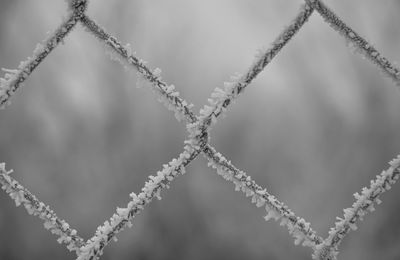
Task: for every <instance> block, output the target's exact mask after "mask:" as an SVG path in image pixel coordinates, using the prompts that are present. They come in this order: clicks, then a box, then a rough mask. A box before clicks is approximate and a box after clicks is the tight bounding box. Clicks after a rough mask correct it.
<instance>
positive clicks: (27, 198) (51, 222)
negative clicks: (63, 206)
mask: <svg viewBox="0 0 400 260" xmlns="http://www.w3.org/2000/svg"><path fill="white" fill-rule="evenodd" d="M11 172H12V171H6V169H5V164H4V163H2V164H0V184H1V188H2V189H3V190H4V191H5V192H6V193H8V195H9V196H10V198H12V199H13V200H14V201H15V205H16V206H17V207H18V206H20V205H23V206H24V207H25V209H26V211H27V212H28V213H29V214H30V215H34V216H38V217H39V218H41V219H42V220H43V221H44V227H45V228H46V229H48V230H49V231H50V232H51V233H52V234H55V235H57V236H58V237H59V238H58V239H57V241H58V242H59V243H60V244H61V243H64V244H66V246H67V248H68V249H69V250H70V251H75V252H77V253H78V252H79V250H80V247H81V246H83V245H84V240H83V239H82V238H81V237H80V236H78V234H77V231H76V230H75V229H72V228H71V227H70V225H69V224H68V223H67V222H65V220H62V219H59V218H58V217H57V215H56V214H55V213H54V211H53V210H51V209H50V207H49V206H47V205H45V204H44V203H43V202H41V201H40V200H38V199H37V198H36V197H35V196H34V195H33V194H32V193H30V192H29V191H28V190H27V189H26V188H24V187H23V186H22V185H21V184H19V183H18V182H17V181H16V180H15V179H14V178H12V177H11V176H10V173H11Z"/></svg>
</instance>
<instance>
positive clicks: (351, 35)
mask: <svg viewBox="0 0 400 260" xmlns="http://www.w3.org/2000/svg"><path fill="white" fill-rule="evenodd" d="M305 1H306V2H307V3H309V4H310V5H311V6H312V7H314V8H315V9H316V10H317V11H318V13H319V14H320V15H321V16H322V17H323V18H324V20H325V21H326V22H327V23H328V24H329V25H330V26H331V27H332V28H333V29H335V30H336V31H337V32H339V34H340V35H342V36H343V37H344V38H345V39H346V41H347V42H348V43H350V44H351V45H352V48H354V50H355V52H358V53H360V54H361V55H363V56H364V57H366V58H367V59H368V60H370V61H371V62H372V63H374V64H375V65H377V66H378V67H379V68H380V70H381V71H382V72H383V73H384V74H386V75H387V76H388V77H389V78H391V79H392V80H393V82H394V83H395V84H396V85H397V86H400V69H399V68H397V67H396V66H394V65H393V63H391V62H390V61H389V60H388V59H386V58H385V57H384V56H383V55H382V54H380V52H379V51H378V50H377V49H375V48H374V47H373V46H372V45H371V44H370V43H369V42H367V41H366V40H365V39H364V38H362V37H361V36H360V35H359V34H358V33H357V32H356V31H354V30H353V29H351V28H350V27H349V26H348V25H347V24H346V23H345V22H343V21H342V20H341V19H340V18H339V17H338V16H337V15H336V14H335V13H334V12H333V11H332V10H331V9H329V8H328V7H327V6H326V5H325V4H324V3H323V2H322V1H320V0H305Z"/></svg>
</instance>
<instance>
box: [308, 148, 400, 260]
mask: <svg viewBox="0 0 400 260" xmlns="http://www.w3.org/2000/svg"><path fill="white" fill-rule="evenodd" d="M389 164H390V167H389V169H387V170H386V171H383V172H382V173H381V174H379V175H377V176H376V179H375V180H371V184H370V187H369V188H366V187H364V188H363V189H362V191H361V194H359V193H355V194H354V197H355V199H356V201H355V202H354V203H353V205H352V207H351V208H346V209H344V210H343V211H344V216H343V218H339V217H338V218H337V220H338V221H337V222H336V223H335V227H333V228H331V229H330V231H329V236H328V237H327V238H326V239H325V240H324V242H323V243H321V244H320V245H318V246H317V250H316V251H315V253H314V256H313V258H314V259H317V260H326V259H336V255H337V249H338V246H339V244H340V242H341V241H342V240H343V238H344V237H345V236H346V235H347V234H348V233H349V232H350V231H351V230H356V229H357V225H356V222H357V221H358V220H363V217H364V215H365V214H367V213H368V212H373V211H375V207H374V205H375V204H380V203H381V202H382V201H381V200H380V199H379V197H380V195H381V194H382V193H384V192H386V191H388V190H390V189H391V185H393V184H395V183H396V181H397V180H398V179H399V177H400V155H398V156H397V158H395V159H393V160H392V161H390V163H389Z"/></svg>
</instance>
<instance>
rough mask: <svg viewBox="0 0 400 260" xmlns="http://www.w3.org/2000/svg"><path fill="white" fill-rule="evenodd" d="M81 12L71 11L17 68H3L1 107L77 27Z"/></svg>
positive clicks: (0, 87)
mask: <svg viewBox="0 0 400 260" xmlns="http://www.w3.org/2000/svg"><path fill="white" fill-rule="evenodd" d="M79 19H80V18H79V14H76V13H74V12H70V13H69V14H68V16H67V18H66V19H65V20H64V21H63V22H62V24H61V25H60V26H59V27H58V28H57V29H56V30H55V31H54V32H53V33H52V34H50V35H49V37H48V38H47V39H46V40H44V41H43V43H39V44H37V45H36V48H35V50H34V51H33V55H32V57H28V59H27V60H25V61H22V62H21V63H20V64H19V65H18V68H17V69H15V70H9V69H3V71H4V72H6V73H5V76H4V78H0V108H4V107H5V106H6V105H7V104H9V103H10V102H9V100H10V98H11V96H12V95H14V93H15V92H16V91H17V89H18V88H19V87H21V86H23V83H24V81H25V80H26V79H27V78H28V76H29V75H30V74H31V73H32V71H33V70H34V69H36V68H37V66H38V65H39V64H40V63H41V62H42V61H43V60H44V59H45V58H46V57H47V55H49V54H50V52H51V51H52V50H53V49H54V48H55V47H56V46H57V45H58V44H59V43H60V42H63V40H64V38H65V36H66V35H67V34H68V33H69V32H70V31H71V30H72V29H73V28H74V27H75V25H76V23H77V22H78V20H79Z"/></svg>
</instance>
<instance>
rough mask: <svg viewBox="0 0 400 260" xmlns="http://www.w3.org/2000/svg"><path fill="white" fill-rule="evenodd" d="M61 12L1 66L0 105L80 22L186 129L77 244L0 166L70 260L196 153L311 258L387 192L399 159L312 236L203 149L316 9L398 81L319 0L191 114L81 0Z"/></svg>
mask: <svg viewBox="0 0 400 260" xmlns="http://www.w3.org/2000/svg"><path fill="white" fill-rule="evenodd" d="M67 4H68V7H69V8H68V15H67V17H66V18H65V19H64V21H63V22H62V23H61V24H60V26H59V27H58V28H57V29H56V30H55V31H54V32H53V33H52V34H50V36H49V37H48V38H47V39H45V40H44V41H43V43H39V44H38V45H37V46H36V48H35V50H34V52H33V55H32V57H30V58H28V60H26V61H22V62H21V63H20V65H19V66H18V68H17V69H16V70H5V72H6V74H5V76H4V78H1V79H0V107H2V108H4V107H5V106H6V105H8V104H9V103H10V98H11V97H12V96H13V94H14V93H15V92H16V91H17V90H18V89H19V88H20V87H21V86H23V84H24V82H25V80H26V79H27V78H28V77H29V76H30V75H31V73H32V72H33V71H34V70H35V69H36V68H37V67H38V66H39V64H40V63H41V62H42V61H43V60H44V59H45V58H46V57H47V55H48V54H50V53H51V52H52V51H53V50H54V49H55V48H56V47H57V46H58V44H59V43H60V42H62V41H63V40H64V38H65V37H66V36H67V35H68V33H70V32H71V31H72V29H73V28H74V27H75V26H76V25H77V24H78V23H80V24H81V25H82V26H83V27H84V28H85V29H86V30H87V32H89V33H91V34H92V35H94V36H95V37H96V38H97V39H98V40H99V42H100V43H102V44H103V45H104V46H106V49H107V51H108V53H109V54H110V55H111V57H112V58H113V59H116V60H118V61H120V62H121V64H122V65H123V66H125V67H128V68H133V69H134V70H136V71H137V72H138V74H139V75H140V76H141V77H143V78H144V80H146V81H148V82H150V83H151V86H152V89H153V90H154V92H155V93H157V94H158V97H159V100H160V102H162V103H163V104H164V105H165V106H166V107H167V108H168V109H169V110H171V111H173V112H174V113H175V117H176V118H177V120H178V121H184V122H185V124H186V128H187V130H188V138H187V140H186V141H185V142H184V145H183V146H184V149H183V152H182V153H181V154H180V155H179V156H178V157H177V158H174V159H172V160H171V161H170V162H169V163H168V164H165V165H164V166H163V168H162V169H161V170H160V171H158V172H157V173H156V174H155V175H154V176H149V180H148V181H147V182H146V183H145V185H144V187H143V188H142V190H141V192H140V193H139V194H135V193H131V194H130V198H131V200H130V202H129V203H128V204H127V206H126V207H125V208H117V211H116V213H115V214H114V215H113V216H112V217H111V218H110V219H109V220H107V221H105V222H104V224H103V225H100V226H99V227H98V228H97V230H96V231H95V233H94V235H93V236H92V237H91V238H90V239H88V240H87V241H85V240H84V239H83V238H81V237H80V236H79V235H78V232H77V231H76V230H75V229H73V228H71V227H70V225H69V224H68V223H67V222H66V221H65V220H62V219H60V218H59V217H57V215H56V214H55V212H54V211H53V210H51V209H50V207H49V206H47V205H45V204H44V203H43V202H41V201H40V200H39V199H37V198H36V196H35V195H33V194H32V193H30V192H29V191H28V190H27V189H26V188H24V187H23V186H22V185H21V184H20V183H19V182H18V181H17V180H15V179H14V178H12V177H11V176H10V173H11V171H7V170H6V168H5V164H4V163H3V164H0V183H1V184H2V189H3V190H5V192H6V193H8V194H9V196H10V197H11V198H12V199H13V200H14V201H15V203H16V205H17V206H19V205H23V206H24V207H25V208H26V210H27V212H28V213H29V214H32V215H35V216H38V217H39V218H41V219H42V220H43V221H44V223H45V227H46V229H48V230H50V232H52V233H53V234H55V235H57V236H58V239H57V241H58V242H59V243H63V244H65V245H66V247H67V248H68V249H69V250H71V251H75V252H76V254H77V259H79V260H84V259H98V258H99V257H100V256H101V254H102V252H103V250H104V248H105V247H106V246H107V244H108V243H109V242H110V241H111V240H112V239H115V236H116V235H117V233H119V232H120V231H122V230H123V229H124V228H125V227H127V226H128V227H130V226H131V225H132V221H133V219H134V217H135V216H136V215H137V214H138V213H140V212H141V211H142V210H143V209H144V208H145V206H146V205H148V204H149V203H150V202H151V201H152V200H153V199H154V198H155V197H156V198H160V192H161V191H162V189H164V188H166V187H169V186H170V184H171V182H172V181H173V180H174V179H175V178H176V177H177V176H179V175H182V174H184V173H185V167H186V166H187V165H188V164H189V163H191V162H192V161H193V160H194V159H196V157H197V156H198V155H199V154H203V156H204V157H205V158H206V159H207V160H208V165H209V166H210V167H212V168H214V169H215V170H216V173H217V174H218V175H220V176H222V177H223V178H224V179H226V180H227V181H230V182H232V183H233V184H234V186H235V190H238V191H242V192H243V193H244V194H245V195H246V196H247V197H250V198H251V202H252V203H255V204H256V206H257V207H264V208H265V210H266V216H265V219H266V220H269V219H271V218H273V219H275V220H279V221H280V224H281V225H283V226H286V227H287V229H288V231H289V233H290V234H291V235H292V236H293V237H294V239H295V244H302V245H303V246H307V247H310V248H311V249H312V252H313V254H312V257H313V259H318V260H322V259H325V260H326V259H336V256H337V254H338V250H339V249H338V248H339V245H340V243H341V241H342V240H343V238H344V237H345V236H346V235H347V234H348V233H349V232H350V231H351V230H355V229H356V228H357V227H356V223H357V222H358V221H359V220H362V218H363V216H364V215H365V214H366V213H367V212H370V211H373V210H374V205H375V204H379V203H380V200H379V196H380V195H381V194H382V193H384V192H385V191H387V190H389V189H390V187H391V185H392V184H395V182H396V181H397V179H398V178H399V176H400V156H398V157H397V158H395V159H394V160H392V161H391V162H390V167H389V168H388V169H387V170H385V171H383V172H382V173H381V174H380V175H377V177H376V179H375V180H372V181H371V185H370V187H369V188H363V190H362V191H361V194H358V193H356V194H355V195H354V196H355V199H356V201H355V202H354V203H353V205H352V207H350V208H346V209H344V217H343V218H338V221H337V222H336V223H335V225H334V227H332V228H331V230H330V232H329V235H328V237H326V238H325V239H324V238H322V237H321V236H319V235H318V234H317V233H316V232H315V231H314V230H313V229H312V228H311V225H310V223H308V222H307V221H306V220H304V219H303V218H301V217H299V216H297V215H296V214H295V213H294V212H293V211H292V210H290V209H289V208H288V207H287V206H286V205H285V204H284V203H283V202H281V201H279V200H278V198H276V197H275V196H274V195H272V194H270V193H269V192H268V191H267V189H266V188H264V187H262V186H260V185H259V184H257V183H256V182H255V181H254V180H253V179H252V178H251V177H250V175H248V174H247V173H246V172H244V171H243V170H240V169H238V168H237V167H236V166H234V165H233V164H232V162H231V161H230V160H228V159H227V158H225V157H224V156H223V155H222V154H221V153H219V152H217V151H216V149H215V148H214V147H212V146H211V144H210V140H209V132H210V130H211V126H213V125H214V124H215V123H216V122H217V118H218V117H220V115H221V114H223V113H224V112H225V111H226V110H227V109H228V107H229V106H230V105H231V104H232V103H234V101H235V99H236V98H237V97H238V96H239V95H240V94H242V93H243V91H244V89H245V88H247V87H248V86H249V85H250V83H251V82H252V81H253V80H254V79H255V78H256V77H257V75H258V74H259V73H261V72H262V71H263V70H264V68H265V67H266V66H267V65H268V64H269V63H270V62H271V60H272V59H273V58H274V57H275V56H276V55H277V54H278V53H279V52H280V51H281V50H282V49H283V47H285V45H286V44H287V43H288V42H289V41H291V40H292V39H293V36H294V35H295V34H296V33H297V32H298V31H299V30H300V29H301V28H302V26H303V25H304V24H306V23H307V21H308V19H309V17H310V16H311V15H312V14H313V13H314V11H317V12H318V13H319V14H320V15H321V16H322V17H323V18H324V20H325V21H326V23H328V24H329V25H330V26H331V27H332V28H333V29H335V30H336V31H337V32H338V33H339V34H340V35H342V36H343V37H344V38H345V39H346V41H348V42H350V43H351V44H353V46H354V47H355V48H356V50H357V52H358V53H359V54H361V55H363V56H364V57H366V58H367V59H368V60H370V61H371V62H372V63H373V64H375V65H376V66H377V67H378V68H379V69H380V70H381V71H383V72H384V73H385V74H386V75H388V76H389V77H390V78H391V79H392V80H393V81H394V82H395V84H396V85H400V70H399V69H398V68H397V67H395V66H394V65H393V64H392V63H391V62H390V61H389V60H388V59H386V58H385V57H384V56H382V55H381V54H380V52H378V51H377V50H376V49H375V48H374V47H373V46H372V45H371V44H369V43H368V41H366V40H365V39H364V38H362V37H361V36H360V35H359V34H358V33H357V32H355V31H354V30H353V29H351V28H350V27H349V26H348V25H347V24H346V23H345V22H343V21H342V20H341V19H340V18H339V17H338V16H337V15H336V14H335V13H334V12H333V11H332V10H331V9H329V8H328V7H327V6H326V5H325V4H324V3H323V2H322V1H320V0H305V3H304V4H302V5H301V7H300V10H299V12H298V14H297V15H296V17H295V18H294V19H293V20H292V21H291V22H290V23H289V25H288V26H287V27H286V28H285V29H284V30H283V31H282V32H281V33H280V34H279V35H278V37H277V38H276V40H275V41H274V42H273V43H272V44H271V47H270V48H269V49H268V50H267V51H265V52H264V53H261V54H258V55H257V57H256V60H255V61H254V63H253V64H252V65H251V66H250V67H249V69H248V70H247V71H246V72H245V73H243V74H242V75H235V76H233V77H232V78H231V81H230V82H227V83H225V84H224V86H223V87H222V88H216V89H215V90H214V91H213V92H212V94H211V98H210V99H209V100H208V102H209V103H208V104H207V105H205V106H204V107H203V108H202V109H201V110H200V114H199V115H196V114H195V113H194V112H193V111H192V107H193V105H192V104H190V103H189V102H187V101H186V100H184V99H183V98H182V97H180V96H179V92H178V91H176V90H175V87H174V85H170V84H168V83H166V82H165V81H163V80H162V78H161V75H160V71H161V70H160V69H158V68H156V69H154V70H153V69H150V68H149V67H148V66H147V65H146V63H145V62H144V61H143V60H142V59H140V58H139V57H137V56H135V54H134V52H133V51H132V49H131V48H130V45H129V44H127V45H123V44H122V43H121V42H119V41H118V40H117V38H116V37H113V36H112V35H111V34H110V33H109V32H107V31H106V30H105V29H104V28H102V27H101V26H100V25H99V24H98V23H97V22H95V21H94V20H93V19H91V18H90V17H88V16H87V15H86V9H87V5H88V1H87V0H67Z"/></svg>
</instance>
